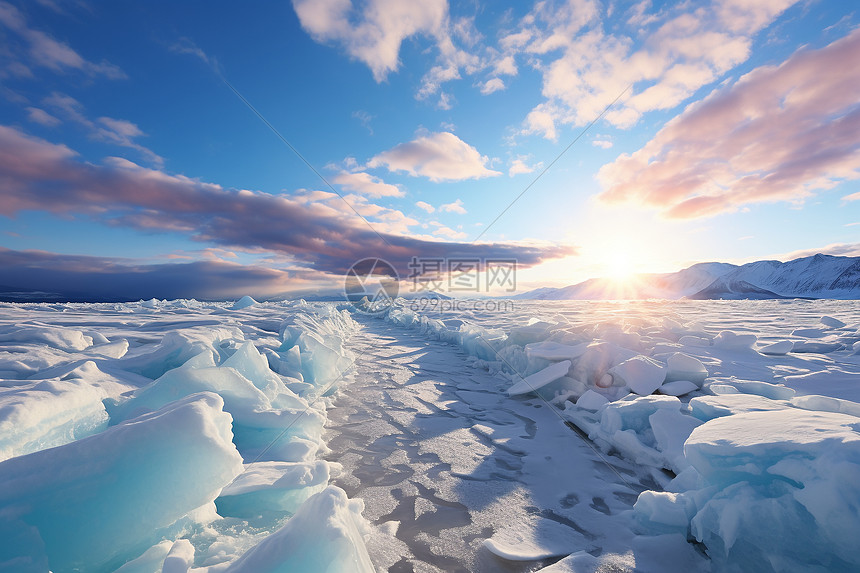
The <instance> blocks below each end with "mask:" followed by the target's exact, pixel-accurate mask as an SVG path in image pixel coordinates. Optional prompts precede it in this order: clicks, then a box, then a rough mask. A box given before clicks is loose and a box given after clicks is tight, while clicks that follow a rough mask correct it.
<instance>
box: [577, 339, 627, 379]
mask: <svg viewBox="0 0 860 573" xmlns="http://www.w3.org/2000/svg"><path fill="white" fill-rule="evenodd" d="M637 355H638V354H637V353H636V352H634V351H632V350H629V349H627V348H622V347H620V346H618V345H616V344H611V343H609V342H595V343H592V344H589V345H588V347H587V348H586V349H585V352H584V353H583V355H582V356H580V357H579V359H578V360H577V361H576V364H575V365H574V367H573V370H572V371H571V376H572V377H573V378H576V379H577V380H582V381H583V382H585V383H586V384H588V385H589V386H599V384H598V383H599V382H600V380H601V379H602V378H603V377H604V376H605V375H606V372H607V371H608V370H609V369H610V368H612V367H613V366H615V365H617V364H621V363H622V362H624V361H625V360H627V359H629V358H633V357H634V356H637Z"/></svg>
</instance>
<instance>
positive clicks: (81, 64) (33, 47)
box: [0, 2, 126, 79]
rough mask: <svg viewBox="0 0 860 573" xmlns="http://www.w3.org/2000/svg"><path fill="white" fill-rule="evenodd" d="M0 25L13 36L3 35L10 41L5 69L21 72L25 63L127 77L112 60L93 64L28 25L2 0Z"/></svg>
mask: <svg viewBox="0 0 860 573" xmlns="http://www.w3.org/2000/svg"><path fill="white" fill-rule="evenodd" d="M0 25H2V26H3V27H5V28H6V29H7V30H9V31H10V32H12V34H14V36H10V35H8V34H7V35H4V36H5V37H4V42H7V46H6V49H5V50H2V52H0V54H2V55H0V57H2V59H3V60H6V61H5V62H3V64H4V68H6V69H5V71H7V72H8V71H9V70H10V68H11V72H12V73H13V74H14V75H27V74H22V66H23V67H24V68H25V69H26V66H27V65H29V66H38V67H43V68H47V69H50V70H52V71H54V72H65V71H68V70H76V71H79V72H83V73H85V74H87V75H90V76H97V75H98V76H104V77H107V78H109V79H122V78H125V77H126V75H125V73H124V72H123V71H122V70H121V69H119V68H118V67H117V66H115V65H113V64H111V63H109V62H101V63H98V64H96V63H94V62H90V61H89V60H86V59H85V58H84V57H83V56H81V55H80V54H78V53H77V52H76V51H75V50H73V49H72V48H70V47H69V46H68V45H66V44H64V43H62V42H58V41H57V40H55V39H53V38H52V37H51V36H49V35H48V34H46V33H45V32H41V31H39V30H34V29H33V28H30V27H29V26H28V25H27V20H26V18H25V17H24V15H23V14H22V13H21V12H20V11H19V10H18V9H17V8H16V7H14V6H12V5H11V4H9V3H7V2H0Z"/></svg>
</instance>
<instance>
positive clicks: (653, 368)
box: [609, 356, 667, 396]
mask: <svg viewBox="0 0 860 573" xmlns="http://www.w3.org/2000/svg"><path fill="white" fill-rule="evenodd" d="M666 371H667V369H666V367H665V366H663V365H662V364H660V363H658V362H656V361H655V360H653V359H651V358H648V357H647V356H634V357H633V358H631V359H630V360H625V361H624V362H622V363H621V364H619V365H617V366H613V367H612V368H611V369H610V370H609V374H611V375H612V378H613V380H616V379H620V380H621V381H622V383H623V384H626V385H627V387H628V388H630V390H632V391H633V392H635V393H637V394H639V395H640V396H647V395H649V394H651V393H653V392H654V391H655V390H656V389H657V388H659V387H660V385H661V384H662V383H663V381H664V380H665V379H666Z"/></svg>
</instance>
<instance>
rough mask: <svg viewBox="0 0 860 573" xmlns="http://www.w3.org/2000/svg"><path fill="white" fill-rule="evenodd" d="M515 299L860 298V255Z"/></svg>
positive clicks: (706, 270) (695, 270) (698, 267)
mask: <svg viewBox="0 0 860 573" xmlns="http://www.w3.org/2000/svg"><path fill="white" fill-rule="evenodd" d="M515 298H518V299H531V300H588V299H613V298H621V299H643V298H665V299H679V298H690V299H697V300H701V299H719V298H726V299H776V298H835V299H860V257H842V256H836V255H825V254H823V253H818V254H815V255H811V256H807V257H801V258H798V259H793V260H791V261H787V262H784V263H783V262H781V261H777V260H761V261H754V262H751V263H747V264H745V265H740V266H738V265H733V264H731V263H720V262H704V263H696V264H694V265H691V266H689V267H687V268H685V269H682V270H680V271H678V272H675V273H664V274H648V275H636V277H634V279H633V280H631V281H628V283H625V284H623V285H619V284H617V283H614V282H613V281H611V280H609V279H589V280H587V281H583V282H581V283H578V284H575V285H570V286H566V287H562V288H551V287H542V288H539V289H535V290H533V291H529V292H527V293H523V294H520V295H517V296H516V297H515Z"/></svg>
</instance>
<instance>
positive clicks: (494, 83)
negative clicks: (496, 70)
mask: <svg viewBox="0 0 860 573" xmlns="http://www.w3.org/2000/svg"><path fill="white" fill-rule="evenodd" d="M503 89H505V82H503V81H502V80H500V79H499V78H492V79H489V80H487V81H486V82H484V83H483V84H481V93H482V94H484V95H489V94H491V93H493V92H497V91H499V90H503Z"/></svg>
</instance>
